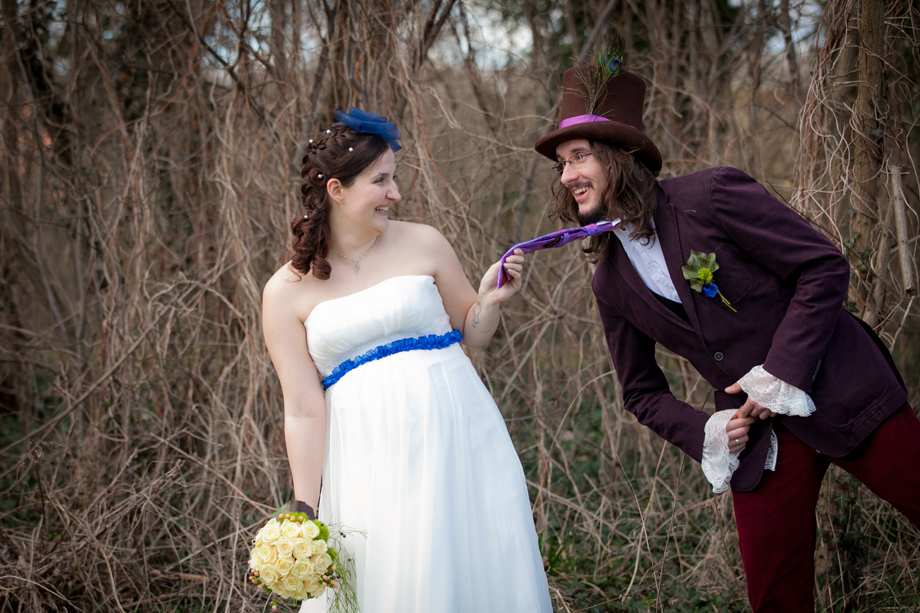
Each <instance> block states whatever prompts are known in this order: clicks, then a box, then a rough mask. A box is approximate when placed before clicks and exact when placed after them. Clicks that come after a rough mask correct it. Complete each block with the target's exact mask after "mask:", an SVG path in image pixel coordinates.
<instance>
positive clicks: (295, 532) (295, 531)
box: [281, 521, 301, 539]
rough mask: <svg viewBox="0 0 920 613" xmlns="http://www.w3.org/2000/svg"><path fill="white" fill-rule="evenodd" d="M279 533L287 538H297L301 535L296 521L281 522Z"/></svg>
mask: <svg viewBox="0 0 920 613" xmlns="http://www.w3.org/2000/svg"><path fill="white" fill-rule="evenodd" d="M281 534H282V536H286V537H287V538H289V539H293V538H297V537H298V536H300V535H301V529H300V524H299V523H298V522H296V521H286V522H284V523H282V524H281Z"/></svg>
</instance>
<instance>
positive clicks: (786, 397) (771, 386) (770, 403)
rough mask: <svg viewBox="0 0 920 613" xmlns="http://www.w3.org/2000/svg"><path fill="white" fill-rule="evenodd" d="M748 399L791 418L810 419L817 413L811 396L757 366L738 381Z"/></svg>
mask: <svg viewBox="0 0 920 613" xmlns="http://www.w3.org/2000/svg"><path fill="white" fill-rule="evenodd" d="M738 383H739V384H740V385H741V389H743V390H744V391H745V392H746V393H747V395H748V398H750V399H751V400H753V401H754V402H756V403H757V404H759V405H760V406H762V407H764V408H766V409H770V410H771V411H773V412H774V413H779V414H781V415H789V416H791V417H808V416H809V415H811V414H812V413H814V412H815V403H814V402H813V401H812V399H811V396H809V395H808V394H806V393H805V392H803V391H802V390H800V389H799V388H797V387H795V386H794V385H790V384H788V383H786V382H785V381H782V380H780V379H778V378H776V377H774V376H773V375H771V374H770V373H768V372H767V371H766V370H764V368H763V365H760V366H755V367H754V368H752V369H751V371H750V372H749V373H748V374H746V375H744V376H743V377H741V380H740V381H738Z"/></svg>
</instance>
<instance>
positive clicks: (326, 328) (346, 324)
mask: <svg viewBox="0 0 920 613" xmlns="http://www.w3.org/2000/svg"><path fill="white" fill-rule="evenodd" d="M304 326H305V327H306V329H307V347H308V349H309V351H310V356H311V357H312V358H313V362H314V364H316V368H317V369H318V370H319V372H320V374H321V375H322V376H323V377H327V376H328V375H329V374H330V373H331V372H332V370H333V369H334V368H335V367H336V366H338V365H339V364H340V363H341V362H344V361H345V360H349V359H352V358H354V357H356V356H359V355H361V354H363V353H365V352H367V351H369V350H370V349H373V348H374V347H377V346H379V345H384V344H387V343H390V342H392V341H395V340H399V339H403V338H411V337H417V336H426V335H429V334H444V333H446V332H449V331H450V329H451V328H450V318H449V317H448V316H447V312H446V311H445V310H444V303H443V302H442V301H441V294H440V293H439V292H438V286H437V285H435V283H434V277H432V276H430V275H405V276H399V277H390V278H389V279H386V280H384V281H381V282H380V283H378V284H376V285H372V286H371V287H369V288H367V289H364V290H361V291H359V292H355V293H354V294H349V295H348V296H342V297H341V298H334V299H332V300H327V301H326V302H321V303H320V304H318V305H316V307H314V309H313V312H311V313H310V316H309V317H307V320H306V321H305V322H304Z"/></svg>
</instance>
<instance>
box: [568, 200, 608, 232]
mask: <svg viewBox="0 0 920 613" xmlns="http://www.w3.org/2000/svg"><path fill="white" fill-rule="evenodd" d="M606 218H607V210H606V207H603V206H601V203H597V204H596V205H594V208H593V209H591V210H589V211H586V212H584V213H582V212H581V211H579V212H577V213H575V219H577V220H578V223H579V224H580V225H582V226H587V225H589V224H592V223H597V222H599V221H603V220H604V219H606Z"/></svg>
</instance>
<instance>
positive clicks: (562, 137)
mask: <svg viewBox="0 0 920 613" xmlns="http://www.w3.org/2000/svg"><path fill="white" fill-rule="evenodd" d="M598 70H602V68H600V67H599V65H597V64H586V65H583V66H576V67H575V68H570V69H568V70H566V71H565V74H564V75H562V107H561V108H560V109H559V126H558V128H557V129H556V131H555V132H552V133H550V134H547V135H546V136H544V137H543V138H541V139H540V140H538V141H537V144H535V145H534V149H536V150H537V153H539V154H541V155H544V156H546V157H548V158H549V159H551V160H555V159H556V147H557V146H558V145H560V144H561V143H564V142H566V141H569V140H574V139H577V138H586V139H588V140H597V141H604V142H607V143H610V144H612V145H617V146H619V147H623V148H624V149H636V150H637V151H636V157H638V158H639V160H640V161H641V162H642V163H644V164H645V165H646V166H647V167H648V169H649V170H651V171H652V172H654V173H657V172H658V171H659V170H661V153H660V152H659V151H658V147H656V146H655V143H653V142H652V141H651V139H649V137H648V136H646V135H645V134H644V133H643V132H642V105H643V102H644V101H645V82H644V81H643V80H642V79H641V78H640V77H638V76H637V75H635V74H633V73H631V72H626V71H625V70H622V71H620V72H618V73H617V74H615V75H614V76H612V77H610V78H609V79H608V80H607V81H606V83H603V82H602V80H601V85H600V86H599V87H600V91H599V92H598V93H597V95H596V101H595V102H594V103H593V104H591V102H589V100H590V99H591V96H590V95H589V94H588V88H589V85H587V84H588V83H591V82H592V81H593V82H595V83H597V82H598V79H597V78H595V77H596V73H595V74H592V73H591V72H590V71H598ZM589 105H590V106H591V107H592V108H586V107H587V106H589Z"/></svg>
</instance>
